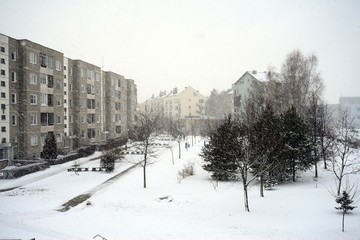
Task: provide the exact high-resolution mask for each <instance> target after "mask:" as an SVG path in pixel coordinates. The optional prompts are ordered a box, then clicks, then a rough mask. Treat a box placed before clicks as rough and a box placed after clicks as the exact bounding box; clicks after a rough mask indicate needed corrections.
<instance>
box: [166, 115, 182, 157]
mask: <svg viewBox="0 0 360 240" xmlns="http://www.w3.org/2000/svg"><path fill="white" fill-rule="evenodd" d="M166 125H167V132H168V133H169V134H170V136H172V137H173V138H174V139H175V140H176V142H177V143H178V147H179V159H181V140H182V139H183V138H184V137H185V133H184V129H185V126H184V125H183V123H182V122H181V120H180V119H177V120H176V121H174V120H173V119H172V118H170V119H167V124H166ZM170 151H171V154H172V148H171V149H170ZM173 163H174V162H173Z"/></svg>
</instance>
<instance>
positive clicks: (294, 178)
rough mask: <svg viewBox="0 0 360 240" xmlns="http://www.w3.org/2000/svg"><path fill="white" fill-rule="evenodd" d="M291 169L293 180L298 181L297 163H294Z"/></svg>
mask: <svg viewBox="0 0 360 240" xmlns="http://www.w3.org/2000/svg"><path fill="white" fill-rule="evenodd" d="M291 170H292V180H293V182H295V181H296V171H295V163H294V164H293V166H292V169H291Z"/></svg>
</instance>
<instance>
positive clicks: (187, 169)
mask: <svg viewBox="0 0 360 240" xmlns="http://www.w3.org/2000/svg"><path fill="white" fill-rule="evenodd" d="M194 174H195V169H194V163H188V164H186V165H185V164H184V168H183V169H182V170H180V171H178V176H179V177H181V178H186V177H188V176H192V175H194Z"/></svg>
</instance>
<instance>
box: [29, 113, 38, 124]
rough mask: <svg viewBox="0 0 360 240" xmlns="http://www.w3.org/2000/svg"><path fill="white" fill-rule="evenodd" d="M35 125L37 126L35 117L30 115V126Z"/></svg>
mask: <svg viewBox="0 0 360 240" xmlns="http://www.w3.org/2000/svg"><path fill="white" fill-rule="evenodd" d="M36 124H37V116H36V115H30V125H36Z"/></svg>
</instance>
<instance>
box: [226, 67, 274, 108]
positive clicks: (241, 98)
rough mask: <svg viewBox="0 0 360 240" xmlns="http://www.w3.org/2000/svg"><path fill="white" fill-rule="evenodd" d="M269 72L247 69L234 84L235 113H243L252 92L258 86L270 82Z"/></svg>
mask: <svg viewBox="0 0 360 240" xmlns="http://www.w3.org/2000/svg"><path fill="white" fill-rule="evenodd" d="M268 81H269V80H268V73H267V72H258V71H256V70H253V71H246V72H245V73H244V74H243V75H242V76H241V77H240V78H239V79H238V80H237V81H236V82H235V83H234V84H233V85H232V91H233V97H234V114H238V115H239V114H241V112H242V111H244V107H245V104H246V101H247V100H248V99H249V97H250V95H251V92H252V91H253V90H254V88H255V87H257V86H264V85H266V83H267V82H268Z"/></svg>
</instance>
